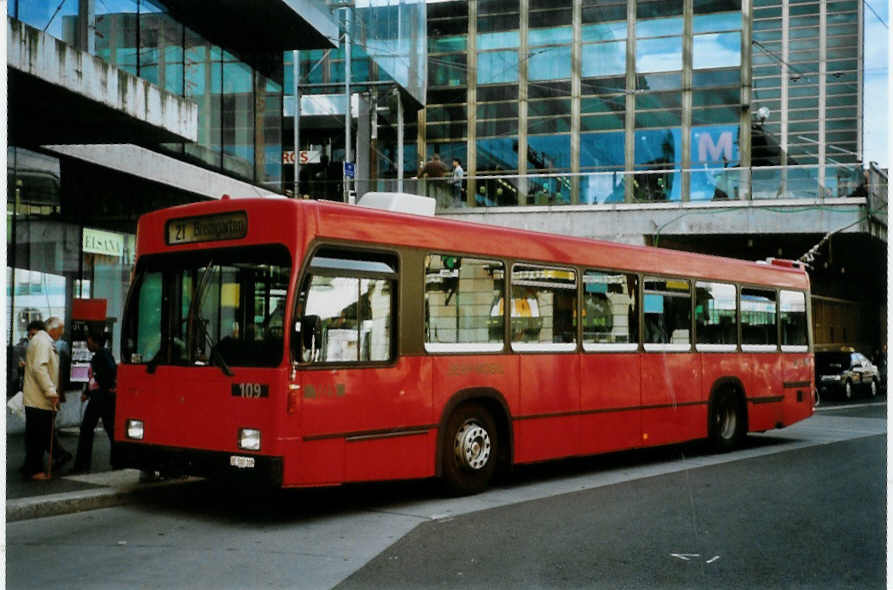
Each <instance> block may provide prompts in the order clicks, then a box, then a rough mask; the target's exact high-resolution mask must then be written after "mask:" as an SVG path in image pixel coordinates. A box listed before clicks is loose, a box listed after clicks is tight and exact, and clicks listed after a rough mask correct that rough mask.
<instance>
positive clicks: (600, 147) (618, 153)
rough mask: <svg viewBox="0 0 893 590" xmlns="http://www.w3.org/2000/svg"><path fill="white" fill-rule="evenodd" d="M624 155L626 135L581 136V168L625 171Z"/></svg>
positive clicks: (593, 134)
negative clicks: (613, 168) (617, 168)
mask: <svg viewBox="0 0 893 590" xmlns="http://www.w3.org/2000/svg"><path fill="white" fill-rule="evenodd" d="M624 153H625V134H624V133H581V134H580V168H583V169H587V168H606V167H607V168H611V167H615V166H617V167H619V168H620V169H623V164H624Z"/></svg>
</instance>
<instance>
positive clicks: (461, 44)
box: [428, 35, 465, 53]
mask: <svg viewBox="0 0 893 590" xmlns="http://www.w3.org/2000/svg"><path fill="white" fill-rule="evenodd" d="M448 51H465V35H453V36H451V37H428V53H439V52H448Z"/></svg>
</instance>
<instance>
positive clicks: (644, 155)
mask: <svg viewBox="0 0 893 590" xmlns="http://www.w3.org/2000/svg"><path fill="white" fill-rule="evenodd" d="M635 142H636V145H635V158H636V169H637V170H653V171H655V172H651V173H646V174H636V175H635V178H634V180H633V196H634V198H635V199H636V200H637V201H678V200H680V199H681V194H682V190H681V189H682V187H681V177H680V173H679V172H678V168H679V163H680V162H681V161H682V133H681V130H680V129H678V128H673V129H646V130H640V131H636V139H635ZM662 170H667V172H658V171H662Z"/></svg>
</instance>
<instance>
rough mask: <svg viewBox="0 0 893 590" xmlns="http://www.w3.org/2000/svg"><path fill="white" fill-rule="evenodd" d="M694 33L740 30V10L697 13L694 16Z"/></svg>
mask: <svg viewBox="0 0 893 590" xmlns="http://www.w3.org/2000/svg"><path fill="white" fill-rule="evenodd" d="M692 30H693V32H694V33H696V34H697V33H710V32H713V31H740V30H741V13H740V12H716V13H713V14H696V15H694V18H692Z"/></svg>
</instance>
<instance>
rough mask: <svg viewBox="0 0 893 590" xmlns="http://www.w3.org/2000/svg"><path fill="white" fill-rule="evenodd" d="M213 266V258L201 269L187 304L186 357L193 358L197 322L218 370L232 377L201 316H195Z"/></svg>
mask: <svg viewBox="0 0 893 590" xmlns="http://www.w3.org/2000/svg"><path fill="white" fill-rule="evenodd" d="M213 267H214V259H211V260H209V261H208V265H207V266H206V267H205V269H204V270H203V271H202V276H201V278H200V279H199V281H198V286H197V287H196V290H195V295H194V297H193V299H192V302H191V303H190V304H189V315H187V316H186V330H187V333H186V336H187V339H186V343H187V347H188V348H187V350H188V358H189V360H190V361H191V360H192V358H193V354H194V352H195V333H196V328H195V325H196V324H198V325H199V326H200V328H201V333H202V341H203V342H204V343H205V344H208V345H210V351H211V352H210V355H211V360H212V361H213V360H214V358H215V357H216V358H217V361H218V366H219V367H220V370H221V371H223V374H224V375H226V376H227V377H232V376H233V372H232V371H231V370H230V368H229V366H228V365H227V364H226V361H225V360H224V358H223V355H222V354H220V351H219V350H217V343H216V342H214V339H213V338H211V334H209V333H208V328H207V327H206V326H205V323H204V322H203V321H201V318H199V317H197V315H198V308H199V307H200V306H201V301H202V297H203V296H204V293H205V288H206V287H207V286H208V279H209V278H210V276H211V269H212V268H213Z"/></svg>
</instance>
